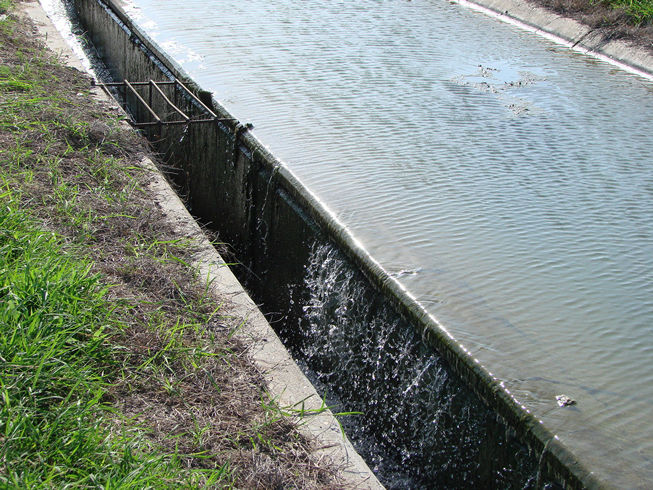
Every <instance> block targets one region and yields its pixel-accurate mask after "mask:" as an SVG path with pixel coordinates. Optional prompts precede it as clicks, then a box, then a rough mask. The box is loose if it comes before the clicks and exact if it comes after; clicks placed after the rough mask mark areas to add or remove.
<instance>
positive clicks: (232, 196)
mask: <svg viewBox="0 0 653 490" xmlns="http://www.w3.org/2000/svg"><path fill="white" fill-rule="evenodd" d="M75 4H76V7H77V11H78V13H79V16H80V21H81V23H82V24H83V25H84V26H85V28H86V29H87V30H88V35H89V37H90V39H91V40H92V42H93V44H94V45H95V47H96V48H97V50H98V52H99V54H100V56H101V57H102V59H103V60H104V62H105V63H106V65H107V67H108V69H109V70H110V72H111V74H112V76H113V78H114V80H116V81H121V80H124V79H126V80H129V81H131V82H148V81H149V80H155V81H164V80H169V81H173V80H175V79H179V80H181V81H182V82H183V83H184V85H186V86H187V87H188V88H189V89H190V90H191V91H193V92H194V93H195V94H196V95H197V96H198V98H199V99H201V101H202V102H203V103H204V104H207V105H208V106H209V108H210V111H209V110H207V109H206V108H205V107H204V106H203V105H202V103H200V102H198V100H197V99H195V98H193V97H190V96H188V95H187V94H185V93H184V91H183V90H178V89H177V88H175V87H176V85H175V84H167V85H161V86H160V88H161V91H162V92H163V93H164V94H165V95H166V96H167V98H168V99H169V101H170V102H172V103H173V104H174V106H176V107H177V108H178V109H179V110H181V111H182V112H183V113H185V114H186V115H188V116H190V117H191V118H199V119H204V120H205V119H213V121H212V122H206V121H205V122H198V123H192V122H189V123H187V124H182V123H180V124H171V125H165V124H157V120H156V118H155V116H153V115H152V114H151V113H150V112H149V110H147V109H146V108H145V107H144V105H143V104H142V102H141V101H139V100H137V99H138V98H137V97H136V96H135V95H134V93H133V92H131V91H129V90H127V89H124V90H125V100H126V102H127V106H128V107H127V108H128V110H130V112H131V113H132V115H133V117H134V119H135V120H136V121H140V122H143V123H146V124H147V123H151V125H149V126H144V127H143V131H144V132H145V133H146V134H147V135H148V136H149V137H150V139H151V141H152V142H153V144H154V146H155V149H156V150H157V151H158V152H160V153H161V155H162V158H163V160H164V161H166V162H168V163H169V164H170V165H171V166H172V167H173V168H174V170H173V171H172V176H173V177H172V178H173V180H174V181H175V182H176V183H177V184H178V185H179V187H180V188H181V191H182V193H183V194H185V197H186V198H187V202H188V205H189V207H190V209H191V211H192V213H193V214H194V215H195V216H197V217H199V218H200V219H201V220H202V221H203V222H204V223H208V224H210V225H213V226H214V227H215V228H216V229H217V230H218V231H219V233H220V236H221V238H222V239H223V240H225V241H227V242H228V243H230V244H231V245H232V246H233V247H234V249H236V250H238V251H239V257H240V258H241V260H242V261H243V262H245V266H246V267H247V268H248V269H249V270H251V271H254V274H255V276H256V280H255V281H252V283H251V284H250V287H251V288H252V289H253V290H255V292H256V294H257V299H259V300H262V301H263V304H264V305H265V309H266V310H267V311H270V312H279V313H278V314H277V316H278V317H279V318H278V319H283V320H284V321H283V322H278V325H281V326H280V327H279V329H280V330H281V331H280V332H279V333H280V336H281V337H286V338H289V337H292V336H293V335H297V333H296V332H293V329H294V328H296V325H295V324H294V323H293V322H292V321H288V320H289V319H292V318H300V317H301V316H302V314H303V312H302V311H300V310H301V307H302V306H301V305H302V301H299V297H300V296H302V294H304V293H302V292H301V289H302V287H303V286H304V275H305V271H306V268H307V266H308V264H309V262H310V260H311V256H312V254H313V252H314V250H315V246H316V244H319V243H331V244H334V245H335V247H336V248H337V249H339V250H340V252H342V254H344V255H345V256H346V257H347V260H348V261H350V263H351V264H352V266H353V267H355V268H356V269H357V270H358V271H360V273H362V276H361V277H364V278H365V279H364V280H365V281H366V282H367V287H369V288H371V289H372V290H373V291H375V292H376V293H375V294H377V296H379V295H380V297H382V298H383V301H384V302H385V303H388V304H391V305H392V307H393V308H394V310H395V311H396V312H397V313H398V314H399V315H400V316H401V317H402V318H403V319H404V320H405V321H407V322H408V323H409V324H410V325H412V326H413V327H414V328H415V329H416V330H417V331H418V332H419V334H420V335H421V337H422V339H423V340H424V341H425V342H426V343H427V344H429V345H430V346H431V347H432V348H434V349H435V350H436V351H437V352H438V353H439V355H440V356H441V357H442V359H444V361H445V362H446V363H447V365H448V369H450V370H451V371H453V372H454V373H455V374H456V375H457V376H458V377H459V378H460V379H462V380H463V381H464V383H465V384H466V385H467V386H468V387H469V388H471V390H472V391H473V392H474V393H475V394H476V396H478V397H479V398H480V399H481V400H482V401H483V403H484V404H485V405H487V406H488V407H489V408H490V409H491V410H492V411H493V412H494V413H495V414H496V421H497V424H500V425H501V427H502V428H500V429H499V430H494V431H493V433H495V434H501V435H500V436H497V437H500V438H503V439H506V438H515V439H517V440H518V441H519V443H520V444H522V445H525V446H526V447H527V448H528V452H529V454H530V457H531V458H532V459H533V460H534V461H535V462H536V463H535V464H536V466H537V476H536V481H535V482H534V483H536V485H537V486H542V485H543V483H545V482H555V483H557V484H560V485H562V486H563V487H566V488H596V487H600V486H601V485H600V483H599V482H597V481H596V480H595V479H594V477H593V475H592V474H591V472H589V471H588V470H587V469H586V468H584V467H583V466H582V464H580V463H579V462H578V461H577V459H576V458H575V456H574V455H573V454H571V453H570V452H569V451H568V450H567V449H566V448H565V447H564V446H563V445H562V444H561V443H560V442H559V441H558V440H557V438H556V437H555V436H554V435H553V434H552V433H551V432H550V431H548V430H547V429H546V428H545V427H544V426H543V425H542V424H541V423H540V421H539V420H537V419H536V418H535V417H533V416H532V415H531V414H530V413H529V412H528V411H526V410H525V409H524V408H523V407H522V406H521V405H520V404H519V402H518V401H516V400H515V399H514V398H513V396H512V395H511V394H510V393H509V392H508V391H506V390H505V389H504V388H503V387H502V386H501V385H500V383H499V382H498V380H497V379H495V378H494V377H493V376H491V375H490V374H489V372H488V371H487V369H485V368H484V367H483V366H481V365H480V364H478V363H477V362H476V361H475V360H474V359H473V358H472V357H471V356H469V355H468V353H467V352H466V350H465V349H464V347H463V346H461V345H460V344H459V343H458V342H457V341H456V340H455V339H454V338H452V337H451V336H450V335H449V334H448V333H447V332H446V330H445V329H444V328H442V326H441V325H440V324H439V323H438V322H437V320H436V319H435V318H433V317H432V316H431V315H429V314H428V313H427V312H426V311H425V310H424V309H423V308H422V307H421V306H420V305H419V304H418V303H417V302H416V301H415V300H414V299H413V298H412V297H411V296H410V294H408V293H407V291H406V290H405V289H404V288H403V287H402V286H401V285H400V284H399V283H398V282H397V281H396V280H395V279H394V278H392V277H390V276H389V275H388V274H387V272H386V271H385V270H383V268H382V267H381V266H380V265H379V264H378V263H377V262H375V261H374V260H373V259H372V258H371V257H370V256H369V255H368V254H367V252H366V251H365V250H364V249H363V248H362V247H361V246H360V245H359V244H358V243H357V242H356V240H355V239H354V238H353V237H352V236H351V234H350V233H349V232H348V230H347V229H346V228H345V227H344V226H343V225H342V224H341V223H340V222H339V221H338V220H337V219H335V218H334V216H332V215H331V214H330V213H329V211H328V210H327V209H326V208H325V207H324V206H323V205H322V204H321V202H320V201H319V200H318V199H317V198H316V197H315V196H314V195H313V194H312V193H311V192H310V191H309V190H308V189H306V188H305V187H304V185H303V184H302V183H301V182H300V181H299V180H298V179H297V178H296V177H295V176H294V175H293V173H292V172H291V171H290V170H289V169H288V168H287V167H286V166H284V165H283V164H282V163H281V162H279V161H278V160H277V159H276V158H275V157H274V156H273V155H272V154H270V153H269V152H268V151H267V150H266V149H265V148H264V147H263V146H262V145H261V143H260V142H259V141H258V140H257V139H256V138H255V137H254V136H252V135H251V134H250V133H249V131H248V128H247V127H246V126H244V125H242V124H241V123H239V122H238V121H236V120H234V119H233V117H232V116H231V115H230V114H229V113H228V112H227V111H226V110H225V109H224V108H222V107H221V106H220V105H219V104H218V103H217V102H216V101H215V100H212V99H211V97H210V94H208V93H206V92H204V91H203V90H202V89H201V88H200V87H198V86H197V85H196V84H195V83H194V82H193V81H192V80H191V79H190V78H189V77H188V75H187V74H186V73H185V72H184V71H183V70H182V69H181V68H180V67H179V66H178V65H177V64H176V63H175V62H174V61H173V60H171V59H170V58H169V57H168V56H167V55H166V54H165V53H164V52H163V51H162V50H161V49H160V48H159V47H158V46H157V45H156V44H155V43H154V42H153V41H152V40H151V39H150V38H149V37H148V36H147V35H146V34H145V33H143V32H142V31H141V30H140V29H139V28H138V26H136V25H134V24H133V23H132V21H131V20H130V19H129V18H128V17H127V16H126V15H125V14H124V13H123V12H122V10H121V9H120V8H119V7H118V6H117V5H114V4H113V3H112V2H107V3H103V2H101V1H99V0H75ZM139 87H141V88H139ZM139 90H140V94H141V97H142V98H143V100H144V101H146V102H148V104H149V105H150V106H151V107H152V108H153V109H154V112H155V113H156V114H157V116H158V117H159V118H160V120H161V121H163V122H165V121H171V120H179V119H180V114H179V113H178V112H176V111H175V110H174V108H173V109H171V105H170V104H169V103H168V102H167V101H165V99H164V97H163V96H162V95H161V93H159V92H158V91H156V90H152V89H151V87H149V86H147V85H142V86H135V90H134V91H139ZM211 111H212V112H211ZM182 119H183V118H182ZM270 317H271V319H272V320H275V314H274V313H272V314H270ZM273 324H274V322H273ZM284 330H285V331H284ZM503 439H502V441H503ZM502 441H498V443H497V444H498V445H501V444H503V442H502ZM490 446H492V445H490ZM504 452H505V450H504ZM497 454H499V452H497V453H496V454H494V453H493V451H492V449H491V447H490V448H489V449H488V450H487V451H486V453H485V455H483V456H479V458H481V459H482V460H479V463H478V464H479V466H480V467H481V470H479V471H480V472H481V473H483V471H484V470H483V469H482V466H483V465H486V464H487V465H490V466H491V467H492V468H494V467H495V466H496V467H501V466H502V463H501V461H491V460H493V459H496V458H497V457H498V456H497ZM489 472H490V471H488V473H489Z"/></svg>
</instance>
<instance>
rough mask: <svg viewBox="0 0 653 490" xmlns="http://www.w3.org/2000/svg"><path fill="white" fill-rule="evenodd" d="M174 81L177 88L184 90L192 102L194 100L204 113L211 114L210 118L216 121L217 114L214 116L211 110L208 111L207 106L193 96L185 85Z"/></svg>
mask: <svg viewBox="0 0 653 490" xmlns="http://www.w3.org/2000/svg"><path fill="white" fill-rule="evenodd" d="M175 81H176V82H177V83H178V84H179V86H180V87H181V88H182V89H184V90H185V91H186V93H187V94H188V95H190V96H191V97H192V98H193V100H194V101H195V102H197V103H198V104H199V105H201V106H202V107H203V108H204V110H205V111H206V112H208V113H209V114H211V117H212V118H213V119H218V116H217V114H215V113H214V112H213V111H212V110H211V109H209V108H208V106H207V105H206V104H205V103H204V102H202V101H201V100H200V99H199V98H198V97H197V95H195V94H194V93H193V92H191V91H190V90H189V89H188V87H186V85H184V84H183V83H181V82H180V81H179V80H177V79H175Z"/></svg>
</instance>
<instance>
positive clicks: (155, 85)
mask: <svg viewBox="0 0 653 490" xmlns="http://www.w3.org/2000/svg"><path fill="white" fill-rule="evenodd" d="M150 82H152V83H153V84H154V85H153V87H154V88H155V89H156V90H157V92H159V93H160V94H161V97H163V99H164V100H165V101H166V102H167V103H168V104H170V106H171V107H172V108H173V109H174V110H175V111H177V112H178V113H179V114H180V115H181V117H183V118H184V119H185V120H186V121H190V117H188V116H187V115H186V114H184V112H183V111H182V110H181V109H180V108H179V107H177V106H176V105H174V104H173V103H172V102H171V101H170V99H169V98H168V97H166V94H164V93H163V90H161V89H160V88H159V87H158V86H157V84H156V82H154V81H153V80H150Z"/></svg>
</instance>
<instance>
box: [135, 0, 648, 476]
mask: <svg viewBox="0 0 653 490" xmlns="http://www.w3.org/2000/svg"><path fill="white" fill-rule="evenodd" d="M130 11H131V13H132V15H136V16H137V17H138V18H139V21H140V22H141V23H142V25H143V26H144V27H145V28H146V29H147V30H148V31H149V32H150V34H151V35H152V36H153V37H154V38H155V39H156V40H157V41H158V42H159V43H160V44H161V45H162V47H163V48H165V49H166V50H167V51H168V52H169V53H170V54H171V55H172V56H174V57H175V58H176V59H177V60H178V61H179V62H180V63H181V64H182V66H183V67H184V68H185V69H186V70H187V71H189V72H190V73H191V75H192V76H193V77H194V78H195V79H196V80H197V81H198V82H199V83H200V85H202V86H203V87H204V88H206V89H208V90H212V91H213V92H214V95H215V97H216V98H217V99H218V100H220V101H221V102H222V103H223V104H224V105H225V106H226V107H227V109H229V110H230V111H231V112H232V113H233V114H234V115H235V116H236V117H238V118H240V119H241V120H243V121H251V122H253V123H254V125H255V130H254V134H255V135H256V136H257V137H258V138H259V139H260V140H261V141H262V142H263V143H264V144H266V145H268V146H269V147H270V149H271V150H272V152H273V153H274V154H275V155H277V156H279V157H280V158H281V159H283V160H284V161H285V162H287V164H288V165H289V166H290V167H291V168H292V169H293V171H294V172H295V173H296V174H297V175H299V177H300V178H301V179H302V180H303V181H304V182H305V183H306V184H307V185H308V187H309V188H310V189H311V190H313V191H314V192H315V193H316V194H317V195H319V196H320V198H321V199H322V200H323V201H324V202H325V203H326V204H327V205H328V207H329V208H330V209H331V210H333V212H334V213H335V214H336V215H338V217H339V218H340V219H341V221H343V222H344V223H346V224H347V226H349V227H350V228H351V230H352V232H353V233H354V235H355V236H356V237H357V238H358V239H359V240H360V241H361V242H362V243H363V244H364V245H365V247H366V248H367V250H368V251H369V252H370V253H371V254H372V256H373V257H375V258H376V259H377V260H379V261H380V262H381V264H382V265H383V266H384V267H385V268H386V269H387V270H388V271H390V272H391V273H393V274H394V275H396V276H397V277H398V278H399V280H400V281H401V282H402V283H403V284H404V285H405V286H406V287H407V288H408V289H409V290H410V291H411V292H412V293H413V294H414V295H415V296H416V297H417V299H418V300H419V301H420V302H421V303H422V304H424V305H425V306H426V307H427V309H428V310H429V311H430V312H431V313H432V314H433V315H434V316H435V317H436V318H437V319H438V320H439V321H440V322H441V323H442V324H443V325H444V326H445V328H446V329H447V330H449V331H450V332H451V333H452V334H453V335H454V336H455V337H456V338H457V339H459V340H460V341H461V342H462V343H463V344H464V345H465V346H466V347H467V348H468V349H469V350H470V351H471V353H472V355H473V356H474V357H476V358H477V359H479V360H480V361H481V362H482V363H483V364H484V365H485V366H486V367H487V368H488V369H489V370H490V371H491V372H492V373H493V374H494V375H495V376H497V377H498V378H500V379H502V380H504V381H505V384H506V386H507V387H508V388H509V389H510V390H511V392H512V393H514V394H515V395H516V397H517V398H518V399H519V400H520V401H521V402H522V403H523V404H524V405H525V406H526V407H528V408H529V409H530V410H531V411H532V412H533V413H535V414H536V415H537V416H538V417H540V418H541V419H542V420H543V421H544V422H545V423H546V425H547V426H548V427H550V428H551V429H552V430H553V431H554V432H556V433H557V434H558V435H559V437H560V438H561V439H562V441H563V442H564V443H565V444H566V445H567V446H569V447H570V448H571V449H572V450H574V451H576V452H578V453H579V454H582V455H583V459H584V460H585V461H588V462H589V463H590V466H592V467H595V468H600V472H602V473H605V474H606V475H608V476H607V477H608V479H610V478H612V476H611V475H619V474H623V473H628V474H629V475H634V477H635V478H641V480H638V481H646V480H647V479H653V338H652V336H651V331H652V325H653V217H652V216H653V130H652V127H653V124H652V123H653V84H652V83H651V82H649V81H646V80H644V79H642V78H638V77H636V76H634V75H630V74H627V73H624V72H621V71H619V70H617V69H615V68H613V67H611V66H610V65H607V64H604V63H602V62H599V61H596V60H594V59H592V58H589V57H586V56H584V55H580V54H577V53H574V52H571V51H569V50H568V49H566V48H564V47H561V46H557V45H555V44H552V43H551V42H550V41H547V40H545V39H542V38H538V37H537V36H535V35H533V34H531V33H528V32H524V31H519V30H518V29H516V28H515V27H513V26H509V25H505V24H502V23H500V22H498V21H497V20H495V19H490V18H487V17H485V16H483V15H481V14H478V13H474V12H472V11H469V10H467V9H465V8H463V7H461V6H458V5H453V4H450V3H449V2H446V1H440V0H437V1H436V0H413V1H410V2H409V1H405V0H386V1H371V0H360V1H355V2H354V1H339V2H333V1H327V0H307V1H303V2H293V1H290V0H277V1H274V2H270V1H269V0H266V1H262V0H251V1H247V2H243V1H233V0H223V1H219V2H217V1H213V2H211V1H209V2H207V1H198V0H186V1H184V2H179V1H174V0H171V1H166V2H160V1H159V2H155V1H153V0H134V3H133V4H132V5H131V7H130ZM561 393H564V394H567V395H569V396H571V397H572V398H574V399H575V400H577V404H576V405H575V406H574V407H570V408H564V409H561V408H559V407H557V405H556V402H555V395H558V394H561ZM620 478H621V477H620V476H614V481H615V482H618V481H620Z"/></svg>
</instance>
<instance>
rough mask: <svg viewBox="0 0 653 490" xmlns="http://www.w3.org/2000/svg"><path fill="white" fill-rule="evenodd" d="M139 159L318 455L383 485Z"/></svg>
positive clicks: (48, 29)
mask: <svg viewBox="0 0 653 490" xmlns="http://www.w3.org/2000/svg"><path fill="white" fill-rule="evenodd" d="M20 7H21V9H22V11H23V13H24V15H26V16H28V17H30V18H31V19H32V20H33V21H34V23H35V24H36V26H37V28H38V30H39V33H40V35H41V37H42V39H43V40H44V41H45V42H46V44H47V45H48V47H49V48H50V49H51V50H52V51H54V52H55V53H56V54H57V55H58V56H60V58H61V59H62V61H63V62H64V63H66V64H68V65H69V66H72V67H74V68H77V69H79V70H80V71H82V70H84V66H83V64H82V62H81V61H80V60H79V58H78V57H77V56H76V55H75V54H74V53H73V51H72V50H71V48H70V46H69V45H68V44H67V43H66V41H65V39H64V38H63V37H62V36H61V35H60V33H59V31H58V30H57V28H56V27H55V26H54V25H53V23H52V22H51V20H50V19H49V17H48V16H47V14H46V13H45V11H44V10H43V9H42V8H41V5H40V4H39V3H38V2H35V1H30V2H26V3H23V4H21V5H20ZM93 94H94V96H95V97H97V98H100V99H104V100H105V101H107V100H109V98H108V97H107V96H106V95H105V94H104V92H102V91H101V90H99V89H97V88H96V89H93ZM118 109H119V108H118ZM125 124H126V123H125ZM140 164H141V165H142V166H143V167H145V168H146V169H148V170H149V171H150V182H149V184H148V186H147V188H148V190H149V191H150V192H151V193H152V196H153V199H154V202H155V204H156V205H157V206H158V207H160V209H161V210H162V211H163V212H164V214H165V215H166V217H167V220H168V222H169V223H170V224H171V225H172V226H174V228H175V229H176V230H177V231H178V233H179V234H180V236H184V237H186V238H190V239H191V240H192V241H193V242H194V246H195V248H196V249H197V253H196V255H195V257H194V262H193V266H194V267H196V268H197V270H198V271H199V274H200V277H202V278H203V280H206V281H207V282H208V284H209V288H210V291H211V292H212V294H214V295H215V297H216V298H225V297H226V298H228V299H229V304H228V305H226V306H225V310H226V312H227V313H228V314H229V315H231V316H233V317H235V318H237V319H238V320H239V321H241V322H242V327H241V328H240V329H239V330H238V332H237V334H236V335H237V336H238V337H239V338H241V339H242V340H243V341H244V342H245V343H246V344H247V345H248V348H249V352H250V355H251V358H252V360H253V361H254V363H255V364H256V366H257V367H258V368H259V369H260V370H261V372H262V373H263V375H264V378H265V380H266V384H267V387H268V392H269V393H270V395H271V396H272V397H273V398H275V399H276V401H277V402H278V404H279V405H280V406H281V407H288V409H291V408H295V409H297V410H298V411H299V410H303V411H304V412H305V415H304V416H303V417H302V418H301V421H300V425H299V429H300V431H302V432H303V433H305V434H306V435H308V436H309V437H312V438H314V439H316V440H317V442H318V446H319V447H318V450H317V451H316V456H317V457H318V458H319V459H324V460H325V462H327V464H332V465H334V467H336V468H340V469H341V471H342V477H343V479H344V484H345V486H346V487H347V488H359V489H382V488H383V486H382V485H381V484H380V483H379V481H378V480H377V478H376V476H375V475H374V474H373V473H372V471H371V470H370V469H369V467H368V466H367V464H366V463H365V462H364V461H363V459H362V458H361V457H360V455H359V454H358V453H357V452H356V451H355V449H354V448H353V446H352V445H351V443H350V441H349V440H348V439H347V438H346V436H344V435H343V433H342V431H341V428H340V424H339V423H338V421H337V420H336V419H335V417H334V415H333V414H332V413H331V411H330V410H329V409H328V408H325V407H324V406H323V403H322V398H321V397H320V396H319V395H318V393H317V391H316V390H315V388H314V387H313V385H312V384H311V383H310V381H309V380H308V379H307V378H306V376H304V374H303V373H302V372H301V370H300V369H299V367H298V366H297V365H296V364H295V362H294V361H293V359H292V357H291V356H290V354H289V353H288V351H287V350H286V348H285V347H284V345H283V344H282V343H281V341H280V340H279V337H278V336H277V334H276V333H275V332H274V330H273V329H272V327H271V326H270V324H269V323H268V322H267V320H266V319H265V317H264V316H263V314H262V313H261V311H260V310H259V308H258V307H257V306H256V304H255V303H254V302H253V301H252V299H251V298H250V297H249V295H248V294H247V293H246V292H245V290H244V289H243V287H242V285H241V284H240V283H239V282H238V280H237V279H236V277H235V276H234V275H233V273H232V272H231V270H230V269H229V267H228V265H227V264H226V263H225V261H224V260H223V259H222V257H221V256H220V255H219V254H218V252H217V251H216V250H215V248H214V247H213V246H212V245H211V243H210V241H209V240H208V239H207V238H206V236H205V235H204V233H203V231H202V230H201V228H200V227H199V225H198V224H197V222H196V221H195V220H194V219H193V217H192V216H191V215H190V214H189V213H188V211H187V210H186V208H185V206H184V204H183V203H182V201H181V200H180V199H179V197H178V196H177V194H176V193H175V192H174V191H173V190H172V188H171V187H170V185H169V184H168V182H167V181H166V179H165V178H164V177H163V175H162V174H161V173H160V172H159V170H158V169H157V168H156V166H155V165H154V163H153V162H152V161H151V160H150V159H149V158H145V159H143V160H142V161H141V162H140ZM298 416H299V415H298Z"/></svg>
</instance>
